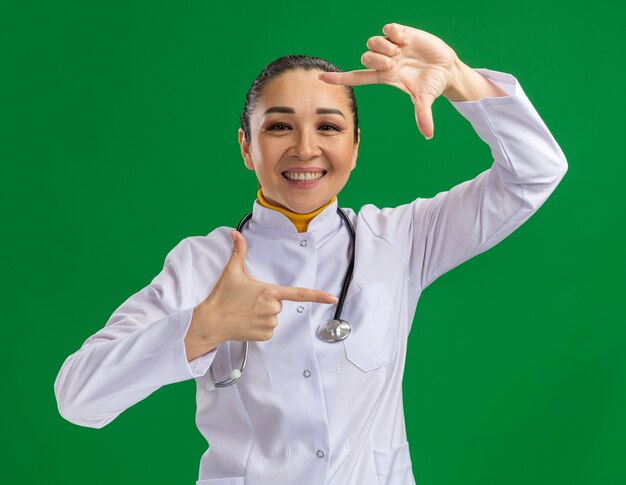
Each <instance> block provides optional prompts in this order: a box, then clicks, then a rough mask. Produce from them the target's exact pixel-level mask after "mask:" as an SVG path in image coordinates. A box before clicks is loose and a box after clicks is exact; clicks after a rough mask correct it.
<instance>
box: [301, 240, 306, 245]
mask: <svg viewBox="0 0 626 485" xmlns="http://www.w3.org/2000/svg"><path fill="white" fill-rule="evenodd" d="M300 246H302V247H304V246H306V239H303V240H302V241H300Z"/></svg>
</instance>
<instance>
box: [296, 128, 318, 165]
mask: <svg viewBox="0 0 626 485" xmlns="http://www.w3.org/2000/svg"><path fill="white" fill-rule="evenodd" d="M295 152H296V154H297V155H298V158H300V160H309V159H310V158H313V157H317V156H320V155H321V153H322V152H321V150H320V147H319V145H318V143H317V134H316V133H315V131H314V130H313V131H312V130H301V131H300V132H299V134H298V137H297V139H296V146H295Z"/></svg>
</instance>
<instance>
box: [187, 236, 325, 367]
mask: <svg viewBox="0 0 626 485" xmlns="http://www.w3.org/2000/svg"><path fill="white" fill-rule="evenodd" d="M231 237H232V238H233V248H232V253H231V256H230V259H229V260H228V262H227V263H226V266H225V267H224V270H223V271H222V274H221V276H220V278H219V280H218V281H217V283H216V284H215V286H214V287H213V290H212V291H211V293H210V294H209V296H208V297H207V298H206V299H205V300H203V301H202V302H200V303H199V304H198V305H197V306H196V307H195V308H194V310H193V315H192V319H191V324H190V326H189V330H188V331H187V335H186V336H185V350H186V352H187V360H188V361H192V360H194V359H196V358H197V357H199V356H201V355H203V354H205V353H207V352H208V351H210V350H212V349H214V348H215V347H217V346H218V345H219V344H220V343H222V342H225V341H226V340H238V341H241V342H246V341H262V340H269V339H270V338H272V336H273V335H274V329H275V328H276V326H277V325H278V317H277V315H278V314H279V313H280V311H281V310H282V300H289V301H298V302H303V301H310V302H315V303H337V299H336V298H335V297H334V296H333V295H332V294H330V293H327V292H324V291H319V290H312V289H309V288H297V287H296V288H293V287H290V286H280V285H272V284H269V283H263V282H260V281H256V280H254V279H252V278H251V277H250V275H249V274H248V273H247V272H246V268H245V261H246V250H247V244H246V240H245V238H244V237H243V235H242V234H241V233H240V232H238V231H235V230H234V229H233V230H231Z"/></svg>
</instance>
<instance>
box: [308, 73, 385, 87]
mask: <svg viewBox="0 0 626 485" xmlns="http://www.w3.org/2000/svg"><path fill="white" fill-rule="evenodd" d="M317 78H318V79H321V80H322V81H324V82H327V83H328V84H343V85H346V86H361V85H362V84H378V82H379V80H378V72H377V71H375V70H373V69H361V70H357V71H349V72H322V73H320V74H318V76H317Z"/></svg>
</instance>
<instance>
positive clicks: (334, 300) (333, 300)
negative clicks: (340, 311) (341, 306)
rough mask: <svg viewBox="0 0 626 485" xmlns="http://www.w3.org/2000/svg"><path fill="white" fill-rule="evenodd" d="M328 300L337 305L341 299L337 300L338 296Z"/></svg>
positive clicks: (330, 297)
mask: <svg viewBox="0 0 626 485" xmlns="http://www.w3.org/2000/svg"><path fill="white" fill-rule="evenodd" d="M328 299H329V300H330V301H331V302H332V303H337V302H338V301H339V298H337V297H336V296H329V297H328Z"/></svg>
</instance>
